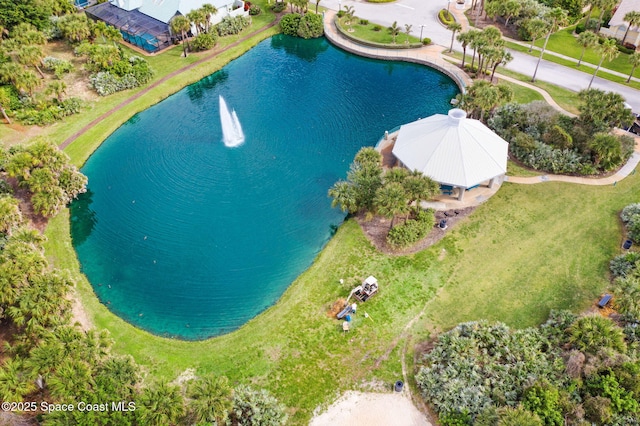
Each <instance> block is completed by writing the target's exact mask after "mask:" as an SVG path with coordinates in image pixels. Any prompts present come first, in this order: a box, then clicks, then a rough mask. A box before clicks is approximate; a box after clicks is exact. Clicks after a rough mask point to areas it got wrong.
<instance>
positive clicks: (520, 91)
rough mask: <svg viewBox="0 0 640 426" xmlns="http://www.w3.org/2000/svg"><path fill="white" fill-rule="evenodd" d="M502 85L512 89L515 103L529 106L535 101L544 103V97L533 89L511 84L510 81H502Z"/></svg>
mask: <svg viewBox="0 0 640 426" xmlns="http://www.w3.org/2000/svg"><path fill="white" fill-rule="evenodd" d="M494 81H495V77H494ZM501 83H502V84H504V85H506V86H508V87H510V88H511V90H512V91H513V101H514V102H517V103H519V104H528V103H530V102H533V101H544V96H542V95H541V94H540V93H539V92H536V91H535V90H533V89H530V88H528V87H524V86H522V85H520V84H517V83H511V82H510V81H502V82H501Z"/></svg>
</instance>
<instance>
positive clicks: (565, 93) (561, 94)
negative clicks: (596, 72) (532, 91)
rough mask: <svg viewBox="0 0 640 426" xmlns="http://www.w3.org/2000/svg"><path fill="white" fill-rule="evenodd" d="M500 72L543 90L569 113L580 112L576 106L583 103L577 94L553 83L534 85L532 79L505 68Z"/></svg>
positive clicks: (539, 82) (500, 69)
mask: <svg viewBox="0 0 640 426" xmlns="http://www.w3.org/2000/svg"><path fill="white" fill-rule="evenodd" d="M498 72H499V73H500V74H504V75H506V76H509V77H512V78H515V79H517V80H520V81H523V82H526V83H529V84H532V85H534V86H536V87H539V88H541V89H543V90H544V91H545V92H547V93H548V94H549V95H550V96H551V97H552V98H553V100H554V101H556V103H557V104H558V105H560V107H561V108H563V109H564V110H565V111H568V112H570V113H573V114H578V113H579V112H580V111H578V108H577V107H576V105H579V104H580V102H582V101H580V99H579V98H578V94H577V93H576V92H573V91H571V90H569V89H564V88H562V87H559V86H556V85H554V84H551V83H547V82H545V81H540V80H537V81H536V82H535V83H532V82H531V77H529V76H526V75H523V74H520V73H517V72H514V71H511V70H509V69H506V68H503V67H500V68H498Z"/></svg>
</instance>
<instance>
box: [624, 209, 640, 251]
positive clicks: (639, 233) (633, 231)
mask: <svg viewBox="0 0 640 426" xmlns="http://www.w3.org/2000/svg"><path fill="white" fill-rule="evenodd" d="M620 218H621V219H622V222H623V223H624V225H625V228H626V229H627V235H628V236H629V238H630V239H632V240H633V241H634V242H636V243H640V204H638V203H634V204H629V205H628V206H626V207H625V208H624V209H622V212H621V213H620Z"/></svg>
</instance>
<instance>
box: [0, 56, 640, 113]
mask: <svg viewBox="0 0 640 426" xmlns="http://www.w3.org/2000/svg"><path fill="white" fill-rule="evenodd" d="M629 63H630V64H631V72H630V73H629V78H627V83H628V82H630V81H631V77H632V76H633V72H634V71H635V70H636V67H637V66H638V65H640V52H634V53H632V54H631V55H629ZM1 103H2V101H0V104H1Z"/></svg>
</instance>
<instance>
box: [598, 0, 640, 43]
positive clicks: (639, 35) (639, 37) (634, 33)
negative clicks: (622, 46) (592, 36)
mask: <svg viewBox="0 0 640 426" xmlns="http://www.w3.org/2000/svg"><path fill="white" fill-rule="evenodd" d="M634 10H635V11H638V12H640V0H622V1H621V2H620V4H619V5H618V8H617V9H616V11H615V13H614V14H613V16H612V17H611V20H610V21H609V28H601V29H600V33H601V34H602V35H604V36H606V37H614V38H617V39H618V40H622V38H623V37H624V36H625V33H626V34H627V36H626V38H625V39H624V40H622V41H623V42H624V43H626V44H632V45H634V46H636V48H638V46H640V28H638V27H637V26H635V27H631V28H629V23H628V22H625V21H624V16H625V15H626V14H627V13H629V12H632V11H634ZM627 29H629V32H627Z"/></svg>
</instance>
